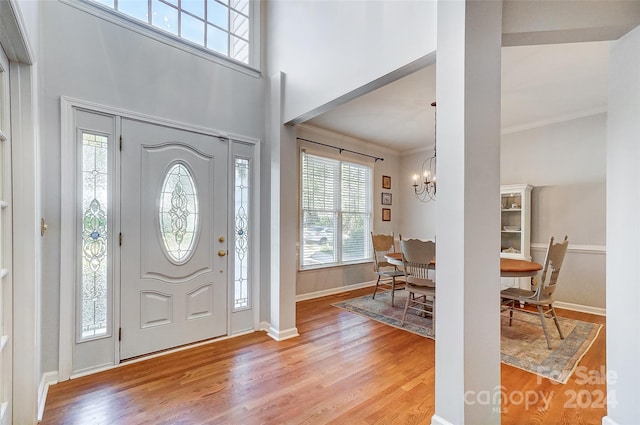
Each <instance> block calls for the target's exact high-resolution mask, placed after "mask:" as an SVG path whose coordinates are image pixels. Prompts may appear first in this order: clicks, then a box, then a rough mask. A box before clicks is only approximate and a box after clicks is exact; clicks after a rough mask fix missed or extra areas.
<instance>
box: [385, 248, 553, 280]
mask: <svg viewBox="0 0 640 425" xmlns="http://www.w3.org/2000/svg"><path fill="white" fill-rule="evenodd" d="M385 258H386V259H387V261H388V262H389V263H390V264H393V265H394V266H399V267H402V253H400V252H391V253H389V254H387V255H385ZM433 265H434V266H435V260H434V261H433ZM540 270H542V264H540V263H536V262H535V261H528V260H517V259H515V258H500V276H501V277H532V276H535V275H536V274H538V272H539V271H540Z"/></svg>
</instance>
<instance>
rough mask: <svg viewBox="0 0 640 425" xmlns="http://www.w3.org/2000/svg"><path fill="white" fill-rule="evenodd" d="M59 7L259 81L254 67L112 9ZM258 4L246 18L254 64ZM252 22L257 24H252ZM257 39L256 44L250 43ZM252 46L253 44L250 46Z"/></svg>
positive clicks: (81, 0)
mask: <svg viewBox="0 0 640 425" xmlns="http://www.w3.org/2000/svg"><path fill="white" fill-rule="evenodd" d="M60 2H61V3H64V4H66V5H68V6H71V7H73V8H76V9H78V10H81V11H83V12H86V13H88V14H90V15H93V16H95V17H97V18H100V19H102V20H104V21H107V22H110V23H112V24H115V25H117V26H119V27H122V28H124V29H127V30H130V31H133V32H135V33H137V34H139V35H142V36H144V37H148V38H150V39H152V40H155V41H158V42H160V43H163V44H166V45H167V46H171V47H174V48H176V49H180V50H183V51H185V52H187V53H191V54H192V55H195V56H198V57H200V58H202V59H206V60H209V61H211V62H214V63H217V64H218V65H222V66H226V67H227V68H230V69H233V70H234V71H239V72H242V73H243V74H246V75H249V76H251V77H254V78H261V77H262V73H261V71H260V69H258V68H257V67H255V66H254V65H249V64H245V63H243V62H240V61H238V60H235V59H233V58H231V57H228V56H226V55H222V54H220V53H217V52H215V51H213V50H209V49H207V48H205V47H203V46H200V45H198V44H195V43H192V42H190V41H189V40H187V39H184V38H181V37H178V36H176V35H174V34H170V33H168V32H165V31H163V30H161V29H159V28H155V27H153V26H151V25H149V24H148V23H146V22H142V21H139V20H137V19H136V18H134V17H132V16H128V15H126V14H124V13H122V12H119V11H117V10H114V9H110V8H108V7H106V6H103V5H101V4H98V3H89V2H88V1H85V0H60ZM256 3H259V2H254V1H252V2H250V7H251V8H252V10H251V12H250V14H254V9H257V19H256V16H250V17H249V22H250V24H251V32H250V34H249V37H250V38H249V60H250V61H253V60H256V56H255V54H252V53H253V52H254V51H255V50H256V49H258V50H260V47H261V46H260V40H259V32H258V33H257V34H256V33H255V25H258V26H259V25H260V22H259V21H260V7H259V5H258V7H255V4H256ZM254 21H258V22H257V23H255V24H254ZM254 38H257V40H254ZM254 43H255V44H254ZM259 56H260V55H259V54H258V56H257V61H258V62H256V63H257V64H258V66H259V65H260V58H259Z"/></svg>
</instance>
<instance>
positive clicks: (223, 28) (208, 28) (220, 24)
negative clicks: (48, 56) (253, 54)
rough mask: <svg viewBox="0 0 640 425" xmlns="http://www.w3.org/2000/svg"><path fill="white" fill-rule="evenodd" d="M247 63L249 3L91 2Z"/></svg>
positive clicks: (195, 0)
mask: <svg viewBox="0 0 640 425" xmlns="http://www.w3.org/2000/svg"><path fill="white" fill-rule="evenodd" d="M93 1H95V2H97V3H100V4H103V5H105V6H108V7H110V8H112V9H114V10H117V11H119V12H121V13H124V14H126V15H128V16H131V17H133V18H135V19H138V20H140V21H142V22H144V23H146V24H148V25H151V26H154V27H156V28H160V29H162V30H164V31H167V32H169V33H171V34H173V35H175V36H177V37H180V38H182V39H184V40H187V41H190V42H192V43H195V44H197V45H199V46H202V47H205V48H206V49H209V50H212V51H214V52H217V53H220V54H222V55H225V56H228V57H230V58H232V59H235V60H237V61H240V62H242V63H245V64H249V27H250V25H249V24H250V18H251V16H250V2H249V0H93Z"/></svg>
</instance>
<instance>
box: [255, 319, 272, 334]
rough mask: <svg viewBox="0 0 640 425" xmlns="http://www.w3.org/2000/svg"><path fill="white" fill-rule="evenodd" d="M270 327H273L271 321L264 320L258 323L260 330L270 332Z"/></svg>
mask: <svg viewBox="0 0 640 425" xmlns="http://www.w3.org/2000/svg"><path fill="white" fill-rule="evenodd" d="M269 329H271V323H269V322H267V321H264V320H263V321H262V322H260V324H259V325H258V330H259V331H264V332H268V331H269Z"/></svg>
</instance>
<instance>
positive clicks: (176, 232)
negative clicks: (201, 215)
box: [159, 162, 198, 264]
mask: <svg viewBox="0 0 640 425" xmlns="http://www.w3.org/2000/svg"><path fill="white" fill-rule="evenodd" d="M159 214H160V220H159V223H160V234H161V235H162V242H163V244H164V249H165V252H166V253H167V255H168V256H169V258H170V260H172V261H173V262H175V263H176V264H183V263H186V262H187V260H188V259H189V256H190V255H191V253H192V252H193V250H194V248H195V242H196V239H197V238H196V236H197V233H198V192H197V190H196V185H195V182H194V181H193V176H191V173H190V172H189V169H188V168H187V167H186V166H185V164H183V163H180V162H179V163H176V164H174V165H173V166H172V167H171V168H170V169H169V171H167V174H166V176H165V178H164V184H163V185H162V193H160V208H159Z"/></svg>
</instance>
